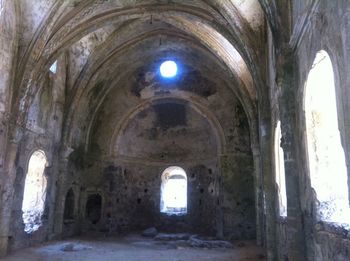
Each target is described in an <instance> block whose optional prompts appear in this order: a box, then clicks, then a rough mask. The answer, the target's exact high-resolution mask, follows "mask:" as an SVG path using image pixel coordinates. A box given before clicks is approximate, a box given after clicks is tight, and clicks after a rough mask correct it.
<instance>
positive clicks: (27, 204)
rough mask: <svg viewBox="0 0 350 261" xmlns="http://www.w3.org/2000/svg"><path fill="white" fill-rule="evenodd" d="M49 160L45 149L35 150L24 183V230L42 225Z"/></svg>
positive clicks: (30, 231) (31, 229)
mask: <svg viewBox="0 0 350 261" xmlns="http://www.w3.org/2000/svg"><path fill="white" fill-rule="evenodd" d="M46 165H47V160H46V156H45V153H44V152H43V151H40V150H39V151H35V152H34V153H33V154H32V155H31V157H30V160H29V164H28V172H27V175H26V180H25V185H24V195H23V203H22V211H23V215H22V217H23V223H24V226H25V227H24V231H25V232H27V233H32V232H34V231H36V230H38V229H39V227H40V226H41V225H42V220H41V217H42V215H43V213H44V208H45V198H46V183H47V181H46V177H45V175H44V171H45V167H46Z"/></svg>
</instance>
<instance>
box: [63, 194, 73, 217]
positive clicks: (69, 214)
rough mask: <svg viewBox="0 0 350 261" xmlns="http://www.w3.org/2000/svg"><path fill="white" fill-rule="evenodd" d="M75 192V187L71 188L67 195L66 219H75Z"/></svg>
mask: <svg viewBox="0 0 350 261" xmlns="http://www.w3.org/2000/svg"><path fill="white" fill-rule="evenodd" d="M74 207H75V202H74V192H73V189H69V190H68V192H67V195H66V200H65V202H64V215H63V217H64V219H65V220H67V219H74Z"/></svg>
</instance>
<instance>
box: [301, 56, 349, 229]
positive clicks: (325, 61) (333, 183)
mask: <svg viewBox="0 0 350 261" xmlns="http://www.w3.org/2000/svg"><path fill="white" fill-rule="evenodd" d="M304 109H305V120H306V136H307V152H308V163H309V174H310V179H311V186H312V188H313V189H314V190H315V192H316V196H317V201H318V206H317V210H318V219H320V220H324V221H331V222H342V223H349V221H348V217H349V215H350V209H349V199H348V187H347V184H348V182H347V178H348V177H347V167H346V161H345V154H344V149H343V147H342V144H341V138H340V132H339V126H338V125H339V124H338V113H337V99H336V89H335V81H334V71H333V65H332V61H331V59H330V57H329V55H328V53H327V52H326V51H324V50H321V51H319V52H318V53H317V54H316V58H315V60H314V63H313V65H312V68H311V70H310V72H309V75H308V78H307V82H306V86H305V98H304Z"/></svg>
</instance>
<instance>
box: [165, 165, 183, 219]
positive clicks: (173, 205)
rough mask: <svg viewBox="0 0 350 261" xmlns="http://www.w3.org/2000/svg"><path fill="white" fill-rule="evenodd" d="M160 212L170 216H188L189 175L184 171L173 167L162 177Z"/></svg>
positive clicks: (166, 170)
mask: <svg viewBox="0 0 350 261" xmlns="http://www.w3.org/2000/svg"><path fill="white" fill-rule="evenodd" d="M161 180H162V183H161V187H160V194H161V197H160V212H162V213H166V214H169V215H185V214H187V175H186V172H185V170H184V169H182V168H180V167H177V166H173V167H169V168H167V169H165V170H164V171H163V173H162V176H161Z"/></svg>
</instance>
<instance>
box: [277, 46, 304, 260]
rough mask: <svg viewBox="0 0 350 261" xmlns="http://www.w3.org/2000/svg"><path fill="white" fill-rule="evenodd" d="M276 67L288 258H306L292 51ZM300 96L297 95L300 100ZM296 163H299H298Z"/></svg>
mask: <svg viewBox="0 0 350 261" xmlns="http://www.w3.org/2000/svg"><path fill="white" fill-rule="evenodd" d="M278 61H280V62H279V63H278V64H277V67H279V68H280V70H279V73H278V76H277V77H278V78H277V79H278V86H279V87H280V88H281V90H282V97H281V98H280V101H279V103H280V106H279V107H280V115H281V119H280V120H281V130H282V144H281V145H282V148H283V151H284V162H285V175H286V184H287V186H286V187H287V213H288V216H287V228H286V230H287V235H288V242H287V245H288V259H289V260H306V249H305V240H304V228H303V226H302V222H303V221H302V219H303V216H302V209H301V205H300V187H299V173H300V171H299V165H298V154H297V148H298V144H297V142H296V135H298V132H297V131H296V130H297V129H298V126H297V125H296V122H297V121H296V117H297V115H296V104H297V102H298V101H297V100H296V93H297V89H298V88H297V79H296V75H297V66H296V62H295V54H294V53H292V51H291V50H286V51H284V52H282V53H281V54H280V57H279V59H278ZM300 98H301V97H299V99H300ZM299 164H300V163H299Z"/></svg>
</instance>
